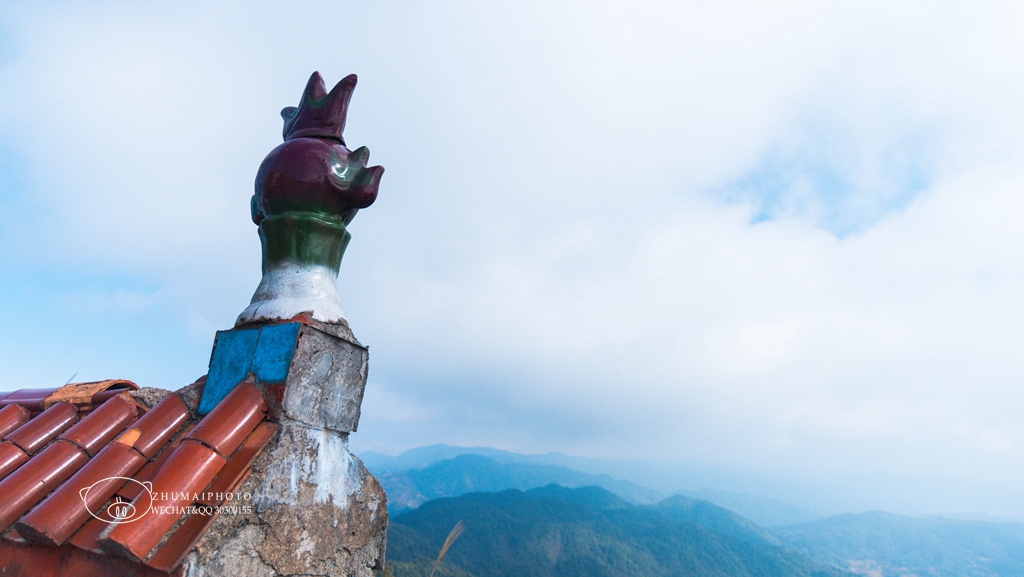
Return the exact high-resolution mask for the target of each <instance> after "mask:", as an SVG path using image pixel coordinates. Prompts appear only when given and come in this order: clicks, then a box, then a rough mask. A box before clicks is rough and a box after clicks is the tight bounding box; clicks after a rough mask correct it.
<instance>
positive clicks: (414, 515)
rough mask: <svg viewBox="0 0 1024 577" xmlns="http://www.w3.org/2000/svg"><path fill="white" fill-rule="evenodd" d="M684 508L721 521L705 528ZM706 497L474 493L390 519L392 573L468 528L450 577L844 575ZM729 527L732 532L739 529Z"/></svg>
mask: <svg viewBox="0 0 1024 577" xmlns="http://www.w3.org/2000/svg"><path fill="white" fill-rule="evenodd" d="M689 517H700V518H702V519H703V520H704V521H705V522H707V523H709V524H713V525H718V526H720V527H721V528H722V529H723V531H725V532H720V531H717V530H712V529H708V528H707V527H705V526H702V525H700V524H697V523H695V522H693V521H691V520H689ZM737 517H738V516H736V515H735V514H733V513H730V512H729V511H725V510H723V509H720V508H717V507H715V506H714V505H711V504H710V503H705V502H696V501H693V500H689V499H685V498H674V499H670V500H668V501H665V502H662V503H659V504H657V505H648V506H638V505H632V504H630V503H628V502H626V501H625V500H624V499H622V498H620V497H618V496H616V495H614V494H612V493H610V492H608V491H606V490H604V489H601V488H598V487H586V488H579V489H569V488H565V487H561V486H557V485H550V486H546V487H542V488H538V489H533V490H530V491H527V492H525V493H523V492H520V491H517V490H508V491H502V492H500V493H473V494H468V495H463V496H460V497H456V498H447V499H438V500H433V501H429V502H427V503H424V504H423V505H422V506H421V507H420V508H419V509H416V510H414V511H410V512H408V513H405V514H403V515H399V516H397V517H394V518H392V520H391V526H390V528H389V532H388V559H389V565H390V566H391V567H392V568H393V570H394V575H396V577H419V576H421V575H422V576H423V577H426V575H427V574H428V573H429V567H430V564H431V561H432V560H433V559H434V558H435V557H436V555H437V551H438V550H439V548H440V546H441V543H442V542H443V541H444V539H445V537H446V536H447V534H448V531H449V530H450V529H451V528H452V527H453V526H454V525H455V523H456V522H458V521H460V520H461V521H463V523H464V525H465V528H466V531H465V533H464V535H463V536H462V537H461V538H460V539H459V540H458V541H457V542H456V543H455V545H454V546H453V547H452V548H451V549H450V551H449V552H448V555H447V556H446V557H445V560H444V562H443V564H442V565H443V567H442V570H441V571H439V575H446V576H458V577H484V576H488V577H490V576H493V577H556V576H557V577H669V576H677V575H679V576H682V575H700V576H705V577H741V576H742V577H755V576H756V577H838V576H841V575H849V574H848V573H845V572H843V571H840V570H837V569H833V568H828V567H824V566H822V565H819V564H817V563H815V562H813V561H811V560H809V559H807V558H806V557H803V556H801V555H799V554H797V553H794V552H791V551H787V550H785V549H782V548H781V547H778V546H776V545H773V544H771V543H769V542H766V541H765V539H768V540H772V541H774V538H773V537H772V536H771V535H760V534H759V533H758V531H756V526H753V528H752V527H751V525H752V524H751V523H750V522H749V521H747V520H745V519H743V518H742V517H739V518H738V519H737ZM729 532H738V533H740V534H742V535H743V537H737V536H734V535H733V534H730V533H729Z"/></svg>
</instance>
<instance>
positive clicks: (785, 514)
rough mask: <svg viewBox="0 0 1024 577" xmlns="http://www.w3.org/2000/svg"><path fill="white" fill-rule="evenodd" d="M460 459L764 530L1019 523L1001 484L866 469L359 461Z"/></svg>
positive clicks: (564, 460) (508, 459)
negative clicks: (967, 519)
mask: <svg viewBox="0 0 1024 577" xmlns="http://www.w3.org/2000/svg"><path fill="white" fill-rule="evenodd" d="M465 454H477V455H483V456H485V457H489V458H492V459H494V460H496V461H498V462H500V463H529V464H535V465H553V466H556V467H563V468H566V469H571V470H574V471H579V472H581V473H588V474H591V475H608V476H610V477H612V478H614V479H621V480H623V481H629V482H631V483H635V484H637V485H639V486H642V487H648V488H650V489H653V490H654V491H657V492H658V493H660V494H662V495H674V494H684V495H687V496H689V497H694V498H697V499H704V500H707V501H711V502H712V503H716V504H718V505H721V506H723V507H726V508H727V509H732V510H734V511H737V512H739V513H740V514H742V515H743V516H745V517H747V518H749V519H752V520H754V521H755V522H757V523H760V524H762V525H789V524H793V523H801V522H807V521H811V520H814V519H821V518H824V517H826V516H827V515H832V514H838V513H845V512H848V511H868V510H888V511H895V512H898V513H901V514H907V515H916V516H923V515H931V514H936V513H939V512H942V511H948V510H954V511H978V512H984V511H988V512H995V511H999V512H1005V513H1007V514H1008V515H1009V516H1008V517H1007V518H1006V519H1004V520H1006V521H1011V520H1012V521H1018V522H1020V521H1024V491H1020V490H1019V489H1018V488H1016V487H1013V486H1009V485H1007V484H1005V483H1002V484H998V483H994V484H990V485H988V486H985V487H982V488H979V489H977V490H974V491H966V490H965V489H964V487H965V480H964V479H959V478H946V477H938V476H928V475H896V474H882V473H879V472H877V471H869V470H865V471H860V472H847V473H845V474H842V475H830V476H828V477H822V478H817V479H815V478H808V477H797V476H788V475H782V476H780V475H770V474H754V473H751V472H744V471H740V470H735V469H731V468H728V467H724V466H722V465H717V464H713V463H705V462H697V461H687V462H661V461H656V460H651V459H614V458H595V457H573V456H568V455H563V454H561V453H544V454H536V455H520V454H517V453H511V452H508V451H501V450H497V449H491V448H487V447H452V446H448V445H432V446H429V447H421V448H418V449H413V450H411V451H408V452H406V453H403V454H402V455H399V456H397V457H389V456H386V455H381V454H379V453H372V452H367V453H361V456H362V457H364V462H366V463H367V466H368V467H369V468H370V471H372V472H373V473H374V474H375V475H376V474H378V473H383V472H386V471H394V470H408V469H421V468H423V467H426V466H429V465H430V464H432V463H436V462H438V461H442V460H448V459H452V458H454V457H456V456H459V455H465ZM972 483H973V481H972ZM975 486H976V485H975Z"/></svg>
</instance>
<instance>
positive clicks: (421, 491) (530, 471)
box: [370, 454, 663, 513]
mask: <svg viewBox="0 0 1024 577" xmlns="http://www.w3.org/2000/svg"><path fill="white" fill-rule="evenodd" d="M370 470H371V471H373V468H372V467H371V469H370ZM377 478H378V480H379V481H380V483H381V486H383V487H384V490H385V491H386V492H387V495H388V509H389V510H390V511H391V512H392V513H401V512H403V511H407V510H409V509H414V508H416V507H419V506H420V505H421V504H423V503H425V502H426V501H430V500H432V499H439V498H442V497H457V496H459V495H465V494H467V493H478V492H496V491H504V490H506V489H519V490H527V489H533V488H535V487H542V486H544V485H547V484H550V483H558V484H560V485H564V486H566V487H584V486H590V485H594V486H599V487H603V488H605V489H607V490H609V491H611V492H612V493H615V494H616V495H619V496H620V497H622V498H624V499H626V500H628V501H631V502H634V503H653V502H655V501H658V500H659V499H661V498H662V497H663V496H662V495H660V494H659V493H658V492H657V491H654V490H653V489H648V488H646V487H641V486H640V485H637V484H635V483H630V482H628V481H618V480H615V479H612V478H611V477H609V476H608V475H590V474H587V473H581V472H579V471H573V470H571V469H566V468H563V467H556V466H553V465H534V464H529V463H500V462H498V461H496V460H494V459H491V458H489V457H484V456H481V455H475V454H463V455H459V456H457V457H455V458H453V459H448V460H444V461H438V462H435V463H433V464H431V465H428V466H426V467H424V468H422V469H411V470H391V471H388V472H384V473H380V474H379V475H378V476H377Z"/></svg>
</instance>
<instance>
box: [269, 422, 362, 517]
mask: <svg viewBox="0 0 1024 577" xmlns="http://www.w3.org/2000/svg"><path fill="white" fill-rule="evenodd" d="M288 428H289V429H290V431H289V433H290V434H288V446H287V449H286V450H285V451H284V452H276V451H275V453H273V454H272V455H271V457H272V458H273V461H274V464H273V465H271V466H269V467H268V468H267V471H266V473H265V476H264V478H263V482H262V483H261V486H260V488H258V489H257V490H256V494H255V495H254V498H255V504H256V506H257V507H258V508H259V509H261V510H262V509H266V508H269V507H272V506H274V505H278V504H282V503H283V504H287V505H292V506H300V505H310V504H322V503H333V504H334V506H335V507H338V508H339V509H344V508H346V507H348V500H349V498H350V497H352V496H356V497H358V496H359V494H360V492H361V491H362V482H363V480H362V475H361V474H360V470H359V462H358V461H357V459H356V458H355V457H354V456H353V455H352V453H350V452H349V450H348V437H347V435H343V434H341V433H338V432H337V431H332V430H330V429H317V428H311V427H303V426H299V425H297V424H290V425H289V426H288ZM310 486H312V487H313V495H312V498H313V499H312V503H310V502H309V501H308V500H307V499H308V498H309V493H305V496H303V495H302V493H303V489H304V488H306V487H310Z"/></svg>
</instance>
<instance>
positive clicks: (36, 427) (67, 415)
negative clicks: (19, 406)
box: [4, 403, 78, 455]
mask: <svg viewBox="0 0 1024 577" xmlns="http://www.w3.org/2000/svg"><path fill="white" fill-rule="evenodd" d="M76 421H78V409H76V408H75V406H74V405H71V404H69V403H57V404H56V405H53V406H52V407H50V408H49V409H46V410H45V411H43V414H41V415H39V416H38V417H36V418H34V419H32V420H31V421H29V422H27V423H25V424H24V425H22V426H20V427H18V428H17V429H15V430H14V432H12V433H9V434H8V435H7V436H6V437H4V440H5V441H10V442H12V443H14V444H15V445H17V446H18V447H19V448H21V450H22V451H25V452H26V453H27V454H29V455H32V454H34V453H35V452H36V451H38V450H39V449H42V448H43V447H44V446H45V445H46V444H47V443H49V442H50V441H52V440H53V438H54V437H56V436H57V435H59V434H61V433H63V432H64V431H65V430H66V429H67V428H68V427H70V426H71V425H73V424H75V422H76Z"/></svg>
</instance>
